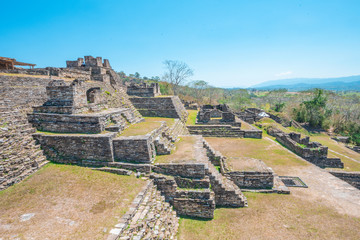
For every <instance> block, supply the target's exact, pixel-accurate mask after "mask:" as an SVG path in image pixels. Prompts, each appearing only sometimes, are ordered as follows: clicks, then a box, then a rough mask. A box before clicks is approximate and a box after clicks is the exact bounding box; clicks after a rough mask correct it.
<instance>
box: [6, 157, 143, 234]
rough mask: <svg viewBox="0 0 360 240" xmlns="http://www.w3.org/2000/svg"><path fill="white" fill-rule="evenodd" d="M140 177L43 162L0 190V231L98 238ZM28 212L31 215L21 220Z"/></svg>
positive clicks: (130, 198)
mask: <svg viewBox="0 0 360 240" xmlns="http://www.w3.org/2000/svg"><path fill="white" fill-rule="evenodd" d="M145 183H146V182H145V181H143V180H141V179H137V178H135V177H134V176H130V177H129V176H119V175H115V174H111V173H105V172H100V171H94V170H91V169H89V168H83V167H78V166H71V165H60V164H52V163H49V164H47V165H46V166H44V167H43V168H42V169H40V170H39V171H38V172H36V173H35V174H33V175H31V176H30V177H28V178H27V179H25V180H24V181H22V182H21V183H19V184H16V185H14V186H12V187H10V188H8V189H6V190H4V191H2V192H0V206H1V207H0V236H1V237H2V239H15V238H16V239H104V237H105V236H106V235H107V234H108V232H109V230H110V229H111V228H112V227H113V226H114V225H115V224H116V223H117V218H116V217H119V216H122V215H123V214H124V213H125V212H126V211H127V210H128V206H129V204H130V203H131V202H132V201H133V199H134V198H135V196H136V195H137V194H138V192H139V191H140V190H141V188H142V187H143V186H144V185H145ZM29 213H31V214H34V216H33V217H32V218H31V219H30V220H28V221H21V216H22V215H23V214H29ZM1 237H0V238H1Z"/></svg>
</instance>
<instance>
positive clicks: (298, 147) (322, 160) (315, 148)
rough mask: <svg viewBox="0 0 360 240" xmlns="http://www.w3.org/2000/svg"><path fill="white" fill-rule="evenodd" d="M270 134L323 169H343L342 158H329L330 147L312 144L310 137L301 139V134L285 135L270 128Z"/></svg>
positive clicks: (316, 143)
mask: <svg viewBox="0 0 360 240" xmlns="http://www.w3.org/2000/svg"><path fill="white" fill-rule="evenodd" d="M268 134H269V135H271V136H274V137H276V140H277V141H278V142H280V143H281V144H282V145H284V146H285V147H287V148H289V149H290V150H291V151H293V152H294V153H296V154H297V155H299V156H300V157H302V158H304V159H305V160H307V161H309V162H311V163H313V164H315V165H317V166H319V167H322V168H325V167H329V168H343V167H344V163H343V162H341V159H340V158H328V157H327V154H328V147H326V146H322V145H321V144H320V143H318V142H310V140H309V137H305V138H301V135H300V134H299V133H295V132H292V133H289V134H288V133H284V132H282V131H281V130H279V129H276V128H269V129H268Z"/></svg>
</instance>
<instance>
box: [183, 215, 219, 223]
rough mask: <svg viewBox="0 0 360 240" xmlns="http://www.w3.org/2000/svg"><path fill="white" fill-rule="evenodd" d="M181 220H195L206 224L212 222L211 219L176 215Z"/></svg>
mask: <svg viewBox="0 0 360 240" xmlns="http://www.w3.org/2000/svg"><path fill="white" fill-rule="evenodd" d="M178 216H179V217H180V218H182V219H189V220H196V221H202V222H208V221H211V220H213V219H212V218H200V217H190V216H185V215H178Z"/></svg>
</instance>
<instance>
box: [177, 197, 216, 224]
mask: <svg viewBox="0 0 360 240" xmlns="http://www.w3.org/2000/svg"><path fill="white" fill-rule="evenodd" d="M184 192H186V193H184ZM184 192H182V193H178V194H177V196H176V197H175V198H174V201H173V205H174V208H175V209H176V212H177V214H179V215H180V216H191V217H200V218H210V219H211V218H214V210H215V201H214V193H213V192H211V191H210V190H207V191H197V190H190V191H189V190H188V191H184ZM199 193H200V194H201V195H202V196H201V197H199ZM195 194H196V195H197V196H194V195H195ZM179 195H180V196H179ZM181 195H183V196H181ZM189 195H191V197H189ZM199 198H200V199H199Z"/></svg>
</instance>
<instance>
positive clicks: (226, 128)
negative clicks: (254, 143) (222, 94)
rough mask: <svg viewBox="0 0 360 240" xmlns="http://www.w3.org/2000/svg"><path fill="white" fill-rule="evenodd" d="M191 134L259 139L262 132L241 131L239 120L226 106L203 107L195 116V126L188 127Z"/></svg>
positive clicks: (254, 129) (253, 128)
mask: <svg viewBox="0 0 360 240" xmlns="http://www.w3.org/2000/svg"><path fill="white" fill-rule="evenodd" d="M188 129H189V131H190V133H191V134H199V135H202V136H204V137H240V138H243V137H245V138H261V137H262V131H261V130H258V129H256V128H255V127H252V129H247V130H245V129H241V120H240V119H239V118H238V117H237V116H236V115H235V113H234V112H233V111H232V110H231V109H230V108H229V106H227V105H226V104H222V105H216V106H213V105H204V106H202V107H201V108H200V111H199V112H198V115H197V120H196V125H195V126H188Z"/></svg>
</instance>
